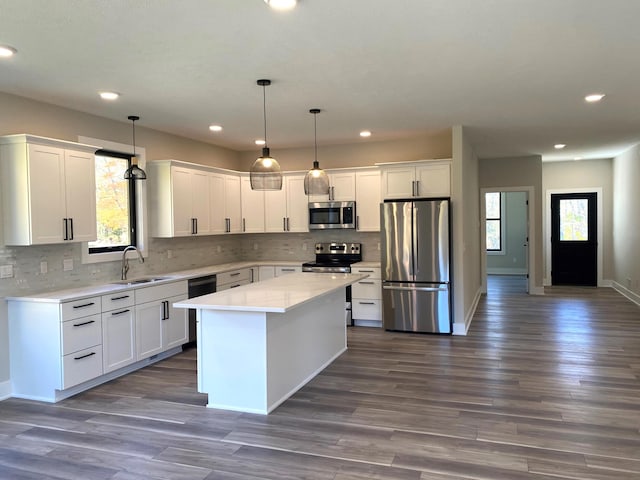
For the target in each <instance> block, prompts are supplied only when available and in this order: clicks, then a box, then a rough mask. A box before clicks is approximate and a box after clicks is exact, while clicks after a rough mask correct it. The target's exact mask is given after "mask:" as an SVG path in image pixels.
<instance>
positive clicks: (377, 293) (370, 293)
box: [351, 278, 382, 300]
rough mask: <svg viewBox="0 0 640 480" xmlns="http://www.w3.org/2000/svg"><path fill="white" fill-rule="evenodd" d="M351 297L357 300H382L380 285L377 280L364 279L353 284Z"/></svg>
mask: <svg viewBox="0 0 640 480" xmlns="http://www.w3.org/2000/svg"><path fill="white" fill-rule="evenodd" d="M351 296H352V297H353V298H354V299H355V298H359V299H368V298H371V299H378V300H379V299H381V298H382V284H381V281H380V280H378V279H375V278H374V279H373V280H371V279H369V278H365V279H364V280H360V281H359V282H356V283H354V284H353V285H352V286H351Z"/></svg>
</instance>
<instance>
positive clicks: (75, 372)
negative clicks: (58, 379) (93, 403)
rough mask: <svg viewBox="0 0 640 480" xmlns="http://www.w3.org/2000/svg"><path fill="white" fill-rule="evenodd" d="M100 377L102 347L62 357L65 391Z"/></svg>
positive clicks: (97, 346)
mask: <svg viewBox="0 0 640 480" xmlns="http://www.w3.org/2000/svg"><path fill="white" fill-rule="evenodd" d="M100 375H102V345H96V346H95V347H92V348H87V349H85V350H80V351H79V352H75V353H71V354H69V355H65V356H64V357H62V388H63V390H64V389H67V388H69V387H73V386H74V385H78V384H79V383H82V382H86V381H87V380H91V379H93V378H96V377H99V376H100Z"/></svg>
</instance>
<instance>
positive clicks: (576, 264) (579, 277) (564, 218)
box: [551, 192, 598, 287]
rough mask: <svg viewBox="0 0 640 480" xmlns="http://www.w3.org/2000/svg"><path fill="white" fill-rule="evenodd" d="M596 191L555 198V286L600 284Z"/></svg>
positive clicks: (553, 264)
mask: <svg viewBox="0 0 640 480" xmlns="http://www.w3.org/2000/svg"><path fill="white" fill-rule="evenodd" d="M596 212H597V194H596V192H579V193H555V194H552V195H551V284H552V285H583V286H593V287H595V286H597V285H598V268H597V261H598V240H597V237H598V220H597V219H598V217H597V213H596Z"/></svg>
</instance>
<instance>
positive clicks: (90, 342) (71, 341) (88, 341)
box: [62, 314, 102, 355]
mask: <svg viewBox="0 0 640 480" xmlns="http://www.w3.org/2000/svg"><path fill="white" fill-rule="evenodd" d="M101 343H102V318H101V316H100V315H99V314H98V315H91V316H90V317H82V318H76V319H75V320H69V321H68V322H63V324H62V354H63V355H67V354H69V353H73V352H77V351H79V350H83V349H85V348H89V347H93V346H94V345H100V344H101Z"/></svg>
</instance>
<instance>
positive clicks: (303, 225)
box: [284, 175, 309, 232]
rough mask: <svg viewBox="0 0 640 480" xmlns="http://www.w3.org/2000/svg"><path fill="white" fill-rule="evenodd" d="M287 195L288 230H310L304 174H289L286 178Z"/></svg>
mask: <svg viewBox="0 0 640 480" xmlns="http://www.w3.org/2000/svg"><path fill="white" fill-rule="evenodd" d="M284 180H285V183H286V185H287V187H286V197H287V218H288V220H287V231H288V232H308V231H309V202H308V200H307V196H306V195H305V194H304V175H289V176H286V177H285V178H284Z"/></svg>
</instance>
